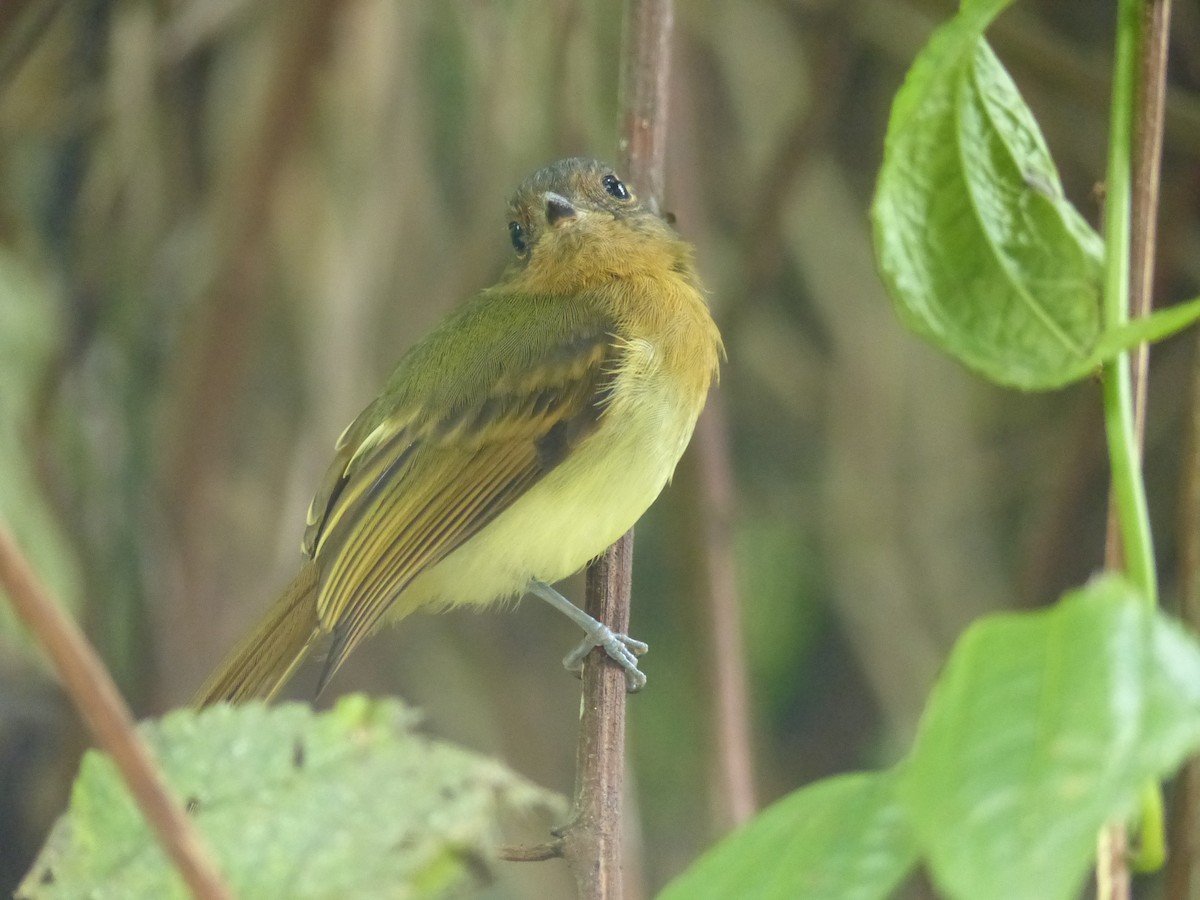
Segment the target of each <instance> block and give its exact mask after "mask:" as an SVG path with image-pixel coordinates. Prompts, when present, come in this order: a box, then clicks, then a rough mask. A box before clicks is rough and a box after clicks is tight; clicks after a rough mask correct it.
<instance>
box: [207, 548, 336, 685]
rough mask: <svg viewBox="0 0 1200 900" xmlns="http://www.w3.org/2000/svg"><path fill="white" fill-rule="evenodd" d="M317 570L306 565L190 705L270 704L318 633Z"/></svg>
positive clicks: (310, 563) (310, 564)
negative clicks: (266, 701) (245, 702)
mask: <svg viewBox="0 0 1200 900" xmlns="http://www.w3.org/2000/svg"><path fill="white" fill-rule="evenodd" d="M317 576H318V571H317V566H316V564H315V563H312V562H309V563H305V565H304V568H302V569H301V570H300V574H299V575H297V576H296V578H295V579H294V580H293V581H292V583H291V584H289V585H288V586H287V588H286V589H285V590H284V592H283V594H282V596H280V598H279V599H278V600H276V601H275V605H274V606H272V607H271V609H270V611H269V612H268V613H267V614H266V615H265V616H264V617H263V618H262V620H261V621H260V622H259V623H258V625H256V626H255V628H254V630H253V631H252V632H250V634H248V635H247V636H246V637H244V638H243V639H242V640H241V641H240V642H239V643H238V645H237V646H236V647H234V648H233V650H232V651H231V652H230V653H229V655H228V656H226V657H225V659H224V660H222V662H221V665H219V666H218V667H217V669H216V671H215V672H213V673H212V675H210V676H209V677H208V680H207V681H206V682H204V686H203V687H201V688H200V690H199V691H198V692H197V694H196V696H195V697H193V698H192V705H193V706H197V707H203V706H208V705H210V704H212V703H222V702H225V703H242V702H244V701H246V700H254V699H264V700H269V699H270V698H271V697H273V696H274V695H275V692H276V691H278V690H279V689H280V688H281V687H283V685H284V682H286V681H287V680H288V678H290V677H291V674H292V672H293V671H295V669H296V666H298V665H299V664H300V662H301V660H303V659H304V657H305V655H307V653H308V649H309V647H310V646H311V644H312V642H313V639H314V638H315V637H316V636H317V634H318V632H319V630H320V629H319V622H318V620H317V598H316V592H317V586H318V581H319V579H318V577H317Z"/></svg>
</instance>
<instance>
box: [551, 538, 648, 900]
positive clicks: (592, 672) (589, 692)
mask: <svg viewBox="0 0 1200 900" xmlns="http://www.w3.org/2000/svg"><path fill="white" fill-rule="evenodd" d="M632 570H633V531H632V530H631V531H629V532H628V533H627V534H626V535H625V536H624V537H622V538H621V539H620V540H618V541H617V542H616V543H615V544H613V545H612V546H611V547H609V548H608V551H607V552H606V553H605V554H604V555H603V556H602V557H600V559H598V560H597V561H596V562H594V563H593V564H592V565H591V566H589V567H588V571H587V611H588V612H589V613H590V614H591V615H592V616H594V617H595V618H597V619H599V620H600V621H601V622H604V623H605V624H607V625H608V626H609V627H610V628H612V629H613V630H614V631H620V632H626V631H628V630H629V583H630V577H631V574H632ZM624 780H625V673H624V672H623V671H622V670H621V668H620V666H618V665H616V664H615V663H612V662H611V661H610V660H609V659H608V657H607V656H604V655H603V653H602V652H601V653H595V652H593V653H591V654H589V655H588V657H587V659H586V660H585V661H584V665H583V712H582V714H581V716H580V720H579V746H578V748H577V749H576V755H575V804H574V809H573V810H572V813H571V820H570V822H569V824H567V826H566V827H565V828H563V830H562V835H561V836H562V842H563V857H564V858H565V859H566V861H567V866H568V867H569V868H570V870H571V873H572V875H574V876H575V883H576V885H577V886H578V888H579V897H580V900H620V898H621V896H622V886H621V790H622V784H623V783H624Z"/></svg>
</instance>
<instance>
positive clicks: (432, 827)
mask: <svg viewBox="0 0 1200 900" xmlns="http://www.w3.org/2000/svg"><path fill="white" fill-rule="evenodd" d="M415 719H416V717H415V714H414V713H413V712H412V711H411V710H408V709H407V708H405V707H403V706H401V705H400V704H399V703H397V702H395V701H372V700H368V699H366V698H364V697H361V696H354V697H347V698H344V699H342V700H341V701H339V703H338V704H337V706H336V707H335V708H334V709H333V710H331V711H329V712H327V713H323V714H319V715H317V714H314V713H313V712H312V711H311V710H310V709H309V708H308V707H307V706H303V705H299V704H287V705H282V706H278V707H266V706H263V705H260V704H253V705H247V706H244V707H238V708H233V707H228V706H216V707H213V708H211V709H207V710H204V711H202V712H199V713H195V712H192V711H188V710H178V711H175V712H172V713H170V714H169V715H167V716H166V717H165V718H164V719H162V720H161V721H160V722H152V723H146V724H145V725H143V726H142V731H143V734H144V735H145V737H146V738H147V740H148V741H149V743H150V745H151V747H152V748H153V750H154V753H155V756H156V758H157V759H158V761H159V763H160V764H161V766H162V769H163V771H164V773H165V774H166V776H167V779H168V781H169V782H170V783H171V784H172V785H173V786H174V788H175V790H176V791H177V792H178V794H179V796H181V797H183V798H186V799H187V801H188V802H189V804H190V805H191V807H192V810H193V818H194V820H195V822H196V824H197V826H198V827H199V829H200V831H201V833H202V834H203V836H204V837H205V838H206V839H207V841H208V842H209V845H210V847H211V848H212V850H213V852H214V854H215V856H216V858H217V861H218V866H219V868H220V870H221V871H222V873H223V874H224V876H225V877H226V878H227V879H228V883H229V885H230V887H231V889H232V890H233V892H234V894H235V895H236V896H238V897H241V898H256V897H262V898H274V897H288V898H296V900H301V898H330V900H332V898H359V897H361V898H425V897H443V896H446V894H447V891H449V890H451V889H452V888H453V887H454V886H455V885H458V886H460V887H461V885H462V883H463V882H464V881H467V880H469V878H468V875H469V872H470V871H471V870H473V869H477V868H478V865H479V861H480V860H485V859H486V858H487V857H488V855H489V853H490V851H491V849H492V847H493V845H494V841H495V839H496V830H497V829H496V822H497V817H498V816H499V815H500V814H501V813H502V812H504V811H508V812H513V811H516V812H528V811H529V810H533V809H537V808H542V809H546V808H554V809H561V803H560V802H559V801H558V798H556V797H554V796H553V795H551V794H549V793H548V792H546V791H543V790H542V789H540V788H537V787H535V786H534V785H532V784H530V783H529V782H527V781H525V780H524V779H522V778H520V777H518V776H516V775H514V774H513V773H511V772H509V771H508V770H506V769H504V768H503V767H502V766H500V765H499V764H498V763H496V762H494V761H492V760H489V759H487V758H484V757H480V756H477V755H475V754H472V753H468V752H467V751H464V750H461V749H459V748H456V747H453V746H450V745H448V744H443V743H439V742H436V741H432V740H429V739H427V738H425V737H422V736H421V735H419V734H417V733H415V732H414V731H413V725H414V722H415ZM84 896H86V897H91V898H98V900H101V898H110V897H111V898H114V900H116V898H120V900H138V898H153V900H160V898H162V900H167V898H175V897H178V898H185V897H187V896H188V894H187V891H186V890H185V888H184V887H183V884H182V882H181V881H180V879H179V878H178V876H177V875H176V873H175V872H174V871H173V869H172V868H171V866H170V864H169V863H168V862H167V861H166V859H165V857H164V855H163V853H162V851H161V849H160V848H159V845H158V843H157V842H156V841H155V839H154V838H153V837H152V836H151V835H150V833H149V831H148V830H147V827H146V825H145V823H144V822H143V820H142V818H141V815H140V813H139V812H138V810H137V809H136V807H135V806H134V804H133V801H132V799H131V798H130V797H129V795H128V794H127V793H126V791H125V788H124V785H123V783H122V782H121V781H120V779H119V777H118V775H117V773H116V771H115V768H114V767H113V765H112V762H111V760H109V758H108V757H107V756H105V755H104V754H101V753H99V752H96V751H92V752H89V753H88V754H87V755H86V756H85V757H84V761H83V764H82V766H81V770H80V775H79V778H78V779H77V781H76V783H75V786H74V790H73V795H72V799H71V808H70V810H69V811H68V813H67V814H66V815H65V816H64V817H63V818H62V819H61V820H60V821H59V822H58V824H57V825H56V826H55V828H54V830H53V832H52V833H51V836H50V839H49V840H48V841H47V844H46V846H45V847H44V848H43V850H42V852H41V854H40V855H39V857H38V860H37V862H36V863H35V865H34V867H33V869H32V870H31V871H30V873H29V875H28V876H27V877H26V879H25V882H24V884H22V886H21V888H20V891H19V893H18V897H21V898H33V900H54V898H67V897H72V898H74V897H84Z"/></svg>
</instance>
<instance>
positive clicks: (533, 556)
mask: <svg viewBox="0 0 1200 900" xmlns="http://www.w3.org/2000/svg"><path fill="white" fill-rule="evenodd" d="M639 349H640V351H641V352H643V353H644V355H645V358H644V359H642V360H638V359H636V358H635V359H634V360H633V362H634V365H633V366H627V367H626V369H625V371H624V375H623V377H622V378H620V379H618V380H617V383H616V388H615V390H614V394H613V397H612V400H611V403H610V405H609V406H608V408H607V409H606V410H605V412H604V414H603V416H602V418H601V421H600V426H599V427H598V428H597V429H596V431H595V432H593V434H592V435H591V436H590V437H589V438H588V439H587V440H585V441H584V442H583V443H581V444H580V445H579V447H577V448H576V450H575V451H574V452H573V453H572V454H571V456H570V457H568V458H567V459H566V460H564V461H563V462H562V464H561V465H559V466H558V467H557V468H555V469H554V470H553V471H551V472H550V473H549V474H548V475H546V477H545V478H543V479H542V480H541V481H540V482H538V483H537V484H536V485H534V486H533V487H532V488H530V490H529V491H528V493H526V494H525V495H524V496H523V497H521V498H520V499H519V500H517V501H516V502H515V503H513V505H512V506H510V507H509V508H508V509H507V510H505V511H504V512H503V513H501V514H500V515H499V516H497V517H496V519H495V520H494V521H493V522H491V523H490V524H489V525H488V526H487V527H486V528H484V529H483V530H482V531H480V532H479V534H477V535H475V536H474V537H472V538H471V539H470V540H468V541H467V542H466V543H464V544H463V545H462V546H461V547H459V548H458V549H457V550H456V551H454V552H453V553H452V554H450V556H448V557H447V558H446V559H445V560H443V561H442V562H441V563H439V564H438V565H436V566H434V567H432V568H431V569H429V570H428V571H426V572H424V573H422V574H421V575H420V576H418V577H417V578H416V580H414V581H413V583H412V584H411V585H410V586H409V587H408V589H407V590H405V591H404V593H403V594H401V596H400V597H399V598H398V599H397V602H396V603H395V604H394V605H393V607H392V610H391V615H390V618H392V619H396V618H400V617H403V616H404V615H407V614H408V613H409V612H410V611H412V610H414V609H416V608H418V607H420V606H424V605H425V604H426V603H432V604H434V605H437V606H442V605H444V606H452V605H459V604H463V603H476V604H483V603H490V602H492V601H495V600H502V599H506V598H511V597H513V596H516V595H519V594H521V593H523V592H524V591H525V588H526V585H527V584H528V583H529V579H530V578H537V579H540V580H542V581H545V582H547V583H553V582H555V581H559V580H561V579H563V578H565V577H567V576H568V575H570V574H572V573H573V572H576V571H578V570H579V569H581V568H582V567H583V566H584V565H585V564H586V563H587V562H588V561H589V560H590V559H592V558H593V557H596V556H598V555H600V553H602V552H603V551H604V550H605V548H607V547H608V546H609V545H610V544H612V543H613V542H614V541H615V540H616V539H617V538H619V537H620V536H621V535H622V534H624V533H625V532H626V531H628V530H629V529H630V528H631V527H632V526H633V524H634V523H635V522H636V521H637V520H638V519H639V518H640V517H641V515H642V513H644V512H645V511H646V509H647V508H648V507H649V506H650V504H651V503H653V502H654V500H655V498H656V497H658V495H659V493H660V492H661V491H662V489H663V487H664V486H665V485H666V483H667V481H669V480H670V478H671V475H672V473H673V472H674V471H675V465H676V464H677V463H678V462H679V458H680V456H682V454H683V451H684V448H685V447H686V446H687V443H688V441H689V440H690V439H691V435H692V429H693V428H694V427H695V424H696V418H697V416H698V415H699V413H700V409H701V407H702V406H703V402H704V397H703V396H700V397H695V396H683V392H682V391H678V390H676V389H674V387H673V384H672V383H671V381H670V380H669V379H667V380H665V383H664V379H662V378H661V377H654V376H656V375H657V374H658V373H657V371H656V370H657V359H656V358H655V354H654V350H653V347H651V346H650V345H648V344H647V345H645V346H644V347H642V348H634V351H633V352H638V351H639Z"/></svg>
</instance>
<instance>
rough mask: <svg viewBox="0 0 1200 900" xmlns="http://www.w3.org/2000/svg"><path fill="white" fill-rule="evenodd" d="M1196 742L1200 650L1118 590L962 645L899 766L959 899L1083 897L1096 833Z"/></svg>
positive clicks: (1013, 618)
mask: <svg viewBox="0 0 1200 900" xmlns="http://www.w3.org/2000/svg"><path fill="white" fill-rule="evenodd" d="M1198 745H1200V647H1198V646H1197V644H1196V642H1195V640H1194V639H1193V638H1192V637H1191V636H1190V635H1187V634H1185V633H1184V631H1183V630H1182V629H1181V628H1180V627H1179V626H1178V625H1176V624H1175V623H1174V622H1173V621H1171V620H1169V619H1167V618H1166V617H1165V616H1162V615H1161V614H1159V613H1157V612H1155V611H1154V610H1152V609H1151V608H1150V607H1149V606H1148V605H1147V604H1146V603H1144V602H1143V601H1142V599H1141V598H1140V597H1138V596H1136V595H1135V594H1134V592H1133V590H1132V588H1130V587H1129V586H1128V585H1126V583H1125V582H1123V581H1121V580H1119V579H1116V578H1108V579H1105V580H1103V581H1099V582H1096V583H1093V584H1091V585H1089V586H1088V587H1086V588H1083V589H1081V590H1079V591H1076V592H1074V593H1072V594H1069V595H1067V596H1066V597H1065V598H1064V599H1063V600H1062V601H1061V602H1060V603H1059V604H1058V605H1057V606H1055V607H1054V608H1052V609H1049V610H1046V611H1044V612H1038V613H1023V614H1010V615H1002V616H996V617H992V618H989V619H986V620H983V621H981V622H979V623H977V624H976V625H974V626H972V627H971V628H970V629H969V630H968V632H967V633H966V634H965V635H964V636H963V638H962V640H961V641H960V642H959V643H958V645H957V647H956V648H955V650H954V653H953V654H952V656H951V659H950V661H949V663H948V664H947V667H946V671H945V673H944V674H943V676H942V678H941V679H940V680H939V683H938V685H937V687H936V689H935V691H934V693H933V696H932V698H931V700H930V704H929V706H928V708H927V710H926V713H925V717H924V719H923V722H922V727H921V730H920V734H919V736H918V738H917V742H916V744H915V746H914V748H913V753H912V756H911V757H910V758H909V760H908V761H907V762H906V763H905V764H904V765H903V766H902V767H901V768H900V769H899V770H898V776H899V781H898V784H897V796H898V797H899V798H900V801H901V803H902V804H903V805H904V807H905V808H906V809H907V810H908V813H909V815H910V817H911V821H912V823H913V827H914V829H915V830H916V832H917V834H918V836H919V841H920V844H921V848H922V852H923V855H925V856H926V857H927V858H928V860H929V861H930V864H931V869H932V871H933V874H934V877H935V879H936V880H937V882H938V883H939V885H940V886H941V887H942V889H943V890H945V892H946V893H947V895H948V896H951V897H957V898H963V900H967V898H969V900H1001V898H1003V900H1010V898H1012V897H1037V898H1039V900H1059V898H1064V900H1065V898H1068V897H1073V896H1075V892H1076V891H1077V890H1078V888H1079V885H1080V884H1081V883H1082V881H1083V879H1084V877H1085V874H1086V870H1087V868H1088V864H1089V861H1090V860H1091V858H1092V856H1093V852H1094V847H1095V841H1096V834H1097V832H1098V830H1099V829H1100V827H1101V826H1102V825H1103V824H1104V823H1105V822H1108V821H1111V820H1113V819H1114V818H1120V817H1122V816H1124V815H1127V814H1128V813H1129V812H1131V811H1132V810H1133V809H1134V808H1135V806H1136V802H1137V798H1138V796H1139V793H1140V791H1141V790H1142V789H1144V787H1145V785H1146V784H1147V783H1150V782H1151V781H1152V780H1154V779H1155V778H1157V777H1160V776H1163V775H1165V774H1166V773H1168V772H1170V771H1172V770H1173V769H1174V768H1176V767H1177V766H1178V765H1179V763H1180V762H1181V761H1182V760H1183V759H1184V758H1185V756H1186V755H1188V754H1189V753H1190V752H1194V751H1195V749H1196V747H1197V746H1198Z"/></svg>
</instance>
